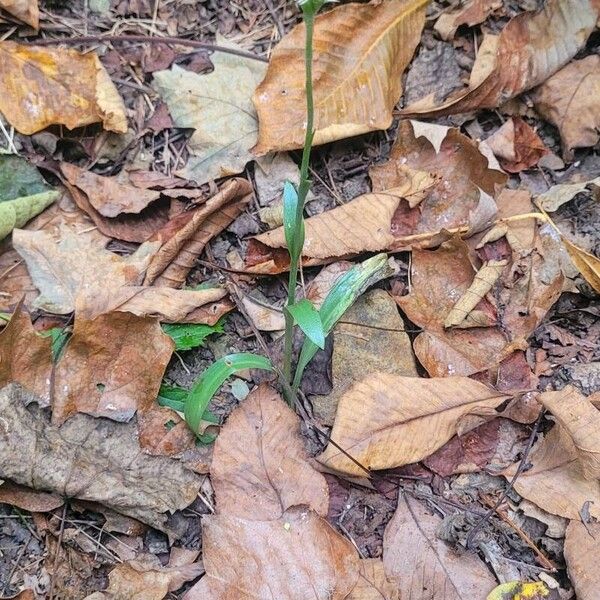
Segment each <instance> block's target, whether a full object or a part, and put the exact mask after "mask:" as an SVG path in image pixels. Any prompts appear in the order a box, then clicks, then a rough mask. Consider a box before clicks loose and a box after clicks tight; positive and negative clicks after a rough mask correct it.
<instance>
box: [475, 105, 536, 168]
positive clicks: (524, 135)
mask: <svg viewBox="0 0 600 600" xmlns="http://www.w3.org/2000/svg"><path fill="white" fill-rule="evenodd" d="M485 143H486V144H487V145H488V146H489V147H490V148H491V150H492V152H493V153H494V154H495V155H496V158H497V159H498V160H499V161H500V165H501V166H502V168H503V169H504V170H505V171H508V172H509V173H519V172H520V171H524V170H525V169H529V168H531V167H533V166H535V165H537V163H538V161H539V160H540V158H542V156H544V155H545V154H547V153H548V148H546V146H545V145H544V142H542V140H541V139H540V136H539V135H538V134H537V133H536V132H535V131H534V130H533V129H532V128H531V127H530V126H529V125H528V124H527V123H526V122H525V121H524V120H523V119H521V118H520V117H512V118H510V119H509V120H508V121H506V123H504V125H502V127H500V129H498V130H497V131H496V132H494V134H493V135H491V136H490V137H489V138H487V139H486V140H485Z"/></svg>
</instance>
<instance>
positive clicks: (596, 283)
mask: <svg viewBox="0 0 600 600" xmlns="http://www.w3.org/2000/svg"><path fill="white" fill-rule="evenodd" d="M561 238H562V241H563V244H564V245H565V248H566V249H567V252H568V253H569V256H570V257H571V260H572V261H573V264H574V265H575V266H576V267H577V270H578V271H579V272H580V273H581V274H582V275H583V277H584V278H585V280H586V281H587V282H588V283H589V284H590V285H591V286H592V287H593V288H594V290H595V291H596V292H597V293H599V294H600V258H598V257H597V256H594V255H593V254H590V253H589V252H586V251H585V250H583V249H582V248H580V247H579V246H576V245H575V244H573V243H572V242H570V241H569V240H568V239H567V238H566V237H564V236H561Z"/></svg>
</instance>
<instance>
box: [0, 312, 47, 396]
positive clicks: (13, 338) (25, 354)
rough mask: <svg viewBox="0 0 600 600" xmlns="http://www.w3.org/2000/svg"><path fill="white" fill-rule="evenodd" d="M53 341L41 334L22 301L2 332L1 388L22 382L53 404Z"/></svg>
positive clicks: (0, 344)
mask: <svg viewBox="0 0 600 600" xmlns="http://www.w3.org/2000/svg"><path fill="white" fill-rule="evenodd" d="M51 376H52V341H51V340H50V338H48V337H46V338H44V337H42V336H41V335H39V334H38V333H37V332H36V331H35V329H34V328H33V325H32V323H31V317H30V316H29V314H28V313H27V311H26V310H25V308H24V306H23V302H21V303H19V305H18V306H17V308H16V309H15V312H14V313H13V315H12V317H11V319H10V321H9V322H8V324H7V325H6V326H5V327H4V329H2V330H1V331H0V387H4V386H5V385H7V384H9V383H13V382H14V383H19V384H20V385H22V386H23V387H24V388H26V389H27V390H29V391H31V392H33V393H35V394H37V395H38V396H39V397H40V401H41V402H42V404H43V406H48V405H49V404H50V381H51Z"/></svg>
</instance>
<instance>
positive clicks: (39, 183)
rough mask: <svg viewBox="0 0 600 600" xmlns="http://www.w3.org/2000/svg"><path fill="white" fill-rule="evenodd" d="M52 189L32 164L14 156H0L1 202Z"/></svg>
mask: <svg viewBox="0 0 600 600" xmlns="http://www.w3.org/2000/svg"><path fill="white" fill-rule="evenodd" d="M50 189H52V188H51V187H50V186H49V185H48V184H47V183H46V180H45V179H44V178H43V177H42V175H41V173H40V172H39V171H38V170H37V168H36V167H34V166H33V165H32V164H31V163H30V162H28V161H27V160H25V159H24V158H22V157H21V156H16V155H12V154H0V201H5V200H14V199H15V198H22V197H23V196H31V195H33V194H39V193H41V192H47V191H48V190H50Z"/></svg>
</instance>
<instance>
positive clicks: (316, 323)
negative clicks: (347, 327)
mask: <svg viewBox="0 0 600 600" xmlns="http://www.w3.org/2000/svg"><path fill="white" fill-rule="evenodd" d="M286 310H287V311H288V312H289V313H290V314H291V315H292V317H294V321H296V324H297V325H298V327H300V329H302V331H303V332H304V333H305V335H306V337H307V338H308V339H309V340H310V341H311V342H312V343H313V344H315V345H316V346H318V347H319V348H321V350H323V348H325V329H324V327H323V322H322V321H321V315H320V314H319V311H318V310H317V309H316V308H315V307H314V306H313V304H312V302H311V301H310V300H307V299H306V298H304V299H303V300H300V302H296V304H292V305H291V306H288V307H287V309H286Z"/></svg>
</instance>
